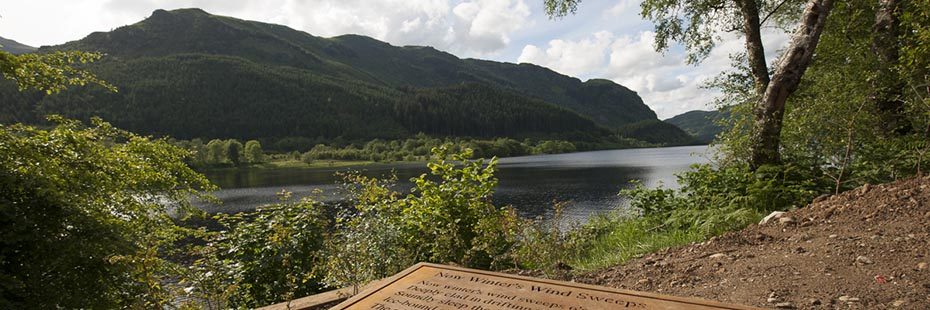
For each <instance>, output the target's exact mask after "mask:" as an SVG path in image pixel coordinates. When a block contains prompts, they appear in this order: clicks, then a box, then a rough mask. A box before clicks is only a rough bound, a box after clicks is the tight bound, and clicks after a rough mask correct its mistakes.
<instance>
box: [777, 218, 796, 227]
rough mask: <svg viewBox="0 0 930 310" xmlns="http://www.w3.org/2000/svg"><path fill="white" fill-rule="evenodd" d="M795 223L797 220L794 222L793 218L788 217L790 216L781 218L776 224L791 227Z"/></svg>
mask: <svg viewBox="0 0 930 310" xmlns="http://www.w3.org/2000/svg"><path fill="white" fill-rule="evenodd" d="M797 222H798V221H797V220H795V219H794V218H793V217H790V216H783V217H780V218H778V223H779V224H782V225H791V224H794V223H797Z"/></svg>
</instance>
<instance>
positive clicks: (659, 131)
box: [619, 120, 695, 145]
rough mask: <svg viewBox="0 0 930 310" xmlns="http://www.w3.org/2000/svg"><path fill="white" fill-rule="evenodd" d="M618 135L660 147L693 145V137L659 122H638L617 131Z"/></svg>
mask: <svg viewBox="0 0 930 310" xmlns="http://www.w3.org/2000/svg"><path fill="white" fill-rule="evenodd" d="M619 132H620V135H621V136H625V137H636V138H637V139H639V140H642V141H644V142H648V143H655V144H661V145H686V144H693V143H695V139H694V137H693V136H691V135H690V134H688V133H687V132H685V131H684V130H682V129H681V128H678V127H677V126H675V125H672V124H669V123H667V122H663V121H660V120H648V121H640V122H636V123H632V124H628V125H625V126H623V127H620V129H619Z"/></svg>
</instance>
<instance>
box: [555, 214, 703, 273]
mask: <svg viewBox="0 0 930 310" xmlns="http://www.w3.org/2000/svg"><path fill="white" fill-rule="evenodd" d="M593 221H599V222H596V223H592V224H594V225H598V226H600V227H599V230H600V229H604V231H605V232H604V233H602V234H601V235H600V236H598V237H597V238H596V239H595V240H593V241H592V242H591V243H590V244H588V245H587V246H586V249H585V250H584V251H582V253H579V254H580V255H575V256H574V257H573V258H572V259H571V261H570V262H569V263H568V264H569V265H571V266H572V267H573V268H575V270H577V271H594V270H600V269H604V268H608V267H611V266H616V265H619V264H622V263H624V262H626V261H627V260H630V259H632V258H636V257H639V256H642V255H645V254H648V253H653V252H656V251H658V250H661V249H665V248H670V247H675V246H681V245H685V244H689V243H693V242H698V241H702V240H704V239H705V238H707V237H708V236H707V235H706V234H704V233H702V232H700V231H699V230H697V229H689V230H656V229H655V223H656V222H655V221H654V220H651V219H648V218H603V219H594V220H593Z"/></svg>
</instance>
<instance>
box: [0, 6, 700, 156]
mask: <svg viewBox="0 0 930 310" xmlns="http://www.w3.org/2000/svg"><path fill="white" fill-rule="evenodd" d="M58 50H83V51H96V52H100V53H103V54H105V55H106V56H105V57H104V58H103V59H102V60H101V61H98V62H96V63H93V64H91V65H89V66H90V68H89V69H90V70H91V71H93V72H95V73H97V74H98V75H99V76H100V77H101V78H102V79H104V80H106V81H108V82H110V83H112V84H114V85H115V86H116V87H117V88H119V92H117V93H111V92H107V91H106V90H104V89H102V88H100V87H93V86H88V87H82V88H74V89H71V90H68V91H66V92H64V93H62V94H59V95H56V96H48V95H45V94H43V93H19V92H18V91H17V90H16V88H15V87H13V86H12V84H11V83H8V82H6V81H0V98H4V101H5V102H6V103H7V104H5V105H4V106H3V107H0V111H2V113H0V123H11V122H27V123H40V124H41V123H43V120H44V115H46V114H63V115H65V116H67V117H71V118H77V119H84V120H86V119H89V118H91V117H94V116H99V117H102V118H103V119H105V120H107V121H110V122H112V123H113V124H114V125H116V126H118V127H120V128H125V129H127V130H130V131H133V132H138V133H141V134H151V135H156V136H171V137H174V138H178V139H194V138H201V139H214V138H220V139H226V138H236V139H258V140H261V141H262V142H263V144H264V145H274V142H276V141H279V140H282V139H287V138H293V137H301V138H308V139H313V140H314V141H318V142H328V141H367V140H371V139H404V138H409V137H413V136H415V135H417V134H418V133H424V134H427V135H431V136H437V137H470V138H493V137H507V138H514V139H538V140H567V141H583V142H597V143H601V144H600V145H609V144H612V143H613V144H614V145H616V143H615V142H617V141H632V140H639V141H646V142H648V143H649V144H650V145H674V144H682V143H687V141H690V137H689V136H688V134H687V133H685V132H683V131H681V130H677V128H674V127H673V126H669V127H666V128H664V129H663V131H662V133H661V134H658V135H656V133H654V132H649V133H648V134H643V135H640V134H639V132H643V131H631V130H627V129H626V128H628V126H630V125H632V124H640V123H643V122H646V123H650V122H652V123H655V122H660V121H659V120H658V119H657V117H656V114H655V112H654V111H652V110H651V109H650V108H649V107H648V106H646V105H645V104H644V103H643V100H642V99H641V98H640V97H639V95H637V94H636V92H634V91H632V90H630V89H628V88H626V87H624V86H622V85H618V84H616V83H614V82H611V81H608V80H599V79H594V80H589V81H581V80H579V79H577V78H573V77H569V76H565V75H561V74H559V73H556V72H554V71H552V70H549V69H547V68H544V67H540V66H536V65H531V64H512V63H501V62H494V61H487V60H478V59H460V58H458V57H456V56H454V55H452V54H449V53H446V52H443V51H439V50H436V49H434V48H432V47H423V46H403V47H400V46H393V45H390V44H388V43H385V42H381V41H378V40H375V39H372V38H369V37H365V36H359V35H343V36H338V37H333V38H322V37H316V36H313V35H311V34H308V33H305V32H301V31H297V30H294V29H291V28H288V27H285V26H281V25H274V24H267V23H261V22H254V21H246V20H241V19H236V18H231V17H225V16H217V15H212V14H209V13H207V12H204V11H202V10H200V9H179V10H173V11H165V10H156V11H155V12H153V13H152V15H151V16H150V17H149V18H146V19H145V20H143V21H140V22H138V23H135V24H132V25H127V26H123V27H120V28H117V29H115V30H113V31H110V32H95V33H92V34H90V35H88V36H87V37H85V38H83V39H81V40H77V41H72V42H68V43H66V44H63V45H58V46H50V47H42V48H40V49H39V50H38V52H40V53H45V52H53V51H58ZM644 145H645V144H644Z"/></svg>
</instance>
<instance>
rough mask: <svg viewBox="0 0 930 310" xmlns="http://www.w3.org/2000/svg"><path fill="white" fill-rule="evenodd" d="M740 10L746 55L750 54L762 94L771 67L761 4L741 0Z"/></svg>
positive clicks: (757, 89)
mask: <svg viewBox="0 0 930 310" xmlns="http://www.w3.org/2000/svg"><path fill="white" fill-rule="evenodd" d="M737 3H738V4H739V10H740V13H741V15H742V16H743V35H745V36H746V55H747V56H749V59H748V60H749V69H750V71H751V72H752V77H753V80H754V85H755V87H756V95H760V96H761V95H762V93H763V92H764V91H765V88H766V87H768V85H769V68H768V64H767V63H766V61H765V48H764V47H763V46H762V34H761V32H760V28H761V24H760V22H759V6H758V5H757V4H756V0H739V1H737Z"/></svg>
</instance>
